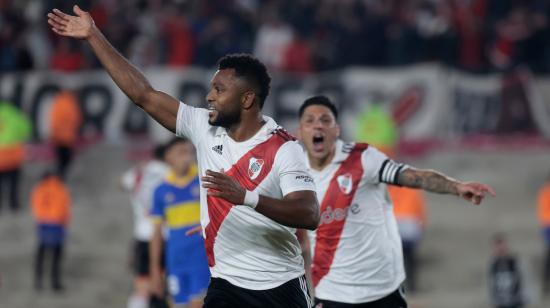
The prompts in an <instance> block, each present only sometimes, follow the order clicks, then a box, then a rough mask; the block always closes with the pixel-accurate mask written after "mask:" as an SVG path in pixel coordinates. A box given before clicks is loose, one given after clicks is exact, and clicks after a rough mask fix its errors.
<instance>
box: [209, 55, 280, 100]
mask: <svg viewBox="0 0 550 308" xmlns="http://www.w3.org/2000/svg"><path fill="white" fill-rule="evenodd" d="M231 68H232V69H234V70H235V74H236V75H237V76H239V77H243V78H244V79H246V81H247V82H249V83H250V84H251V85H252V86H253V87H254V88H255V90H256V95H257V96H258V99H259V103H260V109H261V108H262V107H263V106H264V102H265V99H266V98H267V95H268V94H269V83H270V82H271V77H269V74H268V73H267V68H266V67H265V65H264V64H263V63H262V62H260V60H258V59H256V58H255V57H254V56H252V55H249V54H245V53H240V54H231V55H226V56H224V57H222V58H221V59H220V60H219V61H218V69H220V70H223V69H231Z"/></svg>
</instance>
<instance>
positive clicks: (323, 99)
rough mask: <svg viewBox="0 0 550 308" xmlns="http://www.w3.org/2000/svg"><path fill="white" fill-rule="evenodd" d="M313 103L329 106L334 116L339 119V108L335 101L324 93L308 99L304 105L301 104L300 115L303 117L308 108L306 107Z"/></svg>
mask: <svg viewBox="0 0 550 308" xmlns="http://www.w3.org/2000/svg"><path fill="white" fill-rule="evenodd" d="M312 105H321V106H325V107H327V108H328V109H330V111H331V112H332V114H333V115H334V118H335V119H338V108H336V106H335V105H334V103H333V102H332V101H331V100H330V99H329V98H328V97H326V96H324V95H317V96H313V97H310V98H308V99H306V100H305V101H304V103H303V104H302V106H300V110H299V111H298V116H299V117H300V118H301V117H302V115H304V111H305V110H306V108H307V107H309V106H312Z"/></svg>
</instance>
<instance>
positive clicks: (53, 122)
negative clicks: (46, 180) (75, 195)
mask: <svg viewBox="0 0 550 308" xmlns="http://www.w3.org/2000/svg"><path fill="white" fill-rule="evenodd" d="M81 125H82V112H81V111H80V106H79V104H78V100H77V97H76V95H75V94H74V93H73V92H71V91H61V92H59V93H58V94H57V95H56V96H55V97H54V98H53V103H52V107H51V109H50V142H51V144H52V146H53V147H54V150H55V155H56V159H57V172H58V174H59V176H61V177H62V178H64V179H65V178H66V176H67V170H68V168H69V165H70V164H71V161H72V160H73V154H74V148H75V146H76V142H77V141H78V135H79V131H80V127H81Z"/></svg>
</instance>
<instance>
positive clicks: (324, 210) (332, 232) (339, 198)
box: [311, 143, 368, 286]
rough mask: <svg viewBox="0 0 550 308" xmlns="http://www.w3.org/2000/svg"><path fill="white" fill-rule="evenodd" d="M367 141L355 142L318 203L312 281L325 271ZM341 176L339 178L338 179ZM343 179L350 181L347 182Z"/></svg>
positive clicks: (360, 170) (354, 188) (358, 177)
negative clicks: (319, 203)
mask: <svg viewBox="0 0 550 308" xmlns="http://www.w3.org/2000/svg"><path fill="white" fill-rule="evenodd" d="M367 148H368V144H363V143H358V144H356V145H355V146H354V148H353V149H352V150H351V153H350V154H349V156H348V157H347V158H346V160H344V162H342V165H340V168H338V170H336V172H335V173H334V176H333V177H332V179H331V181H330V183H329V186H328V188H327V191H326V193H325V197H324V198H323V201H322V203H321V225H320V226H319V228H317V232H316V241H315V251H314V257H313V262H312V269H311V271H312V277H313V285H314V286H317V284H318V283H319V281H321V279H322V278H323V277H324V276H325V275H326V274H328V272H329V270H330V266H331V265H332V262H333V260H334V254H335V253H336V248H337V247H338V243H339V242H340V236H341V235H342V230H343V229H344V224H345V222H346V217H347V210H348V207H349V206H350V205H351V201H352V200H353V197H354V196H355V192H356V191H357V186H358V184H359V182H360V181H361V178H362V177H363V165H362V164H361V154H362V153H363V151H364V150H365V149H367ZM339 180H340V182H339ZM346 181H351V183H350V182H346Z"/></svg>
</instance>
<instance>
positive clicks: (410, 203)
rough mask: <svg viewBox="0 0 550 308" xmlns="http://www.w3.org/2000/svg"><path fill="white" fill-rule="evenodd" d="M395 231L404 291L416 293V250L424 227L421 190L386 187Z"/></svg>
mask: <svg viewBox="0 0 550 308" xmlns="http://www.w3.org/2000/svg"><path fill="white" fill-rule="evenodd" d="M388 192H389V194H390V198H391V201H392V203H393V213H394V214H395V219H396V220H397V229H398V230H399V237H400V238H401V245H402V246H403V261H404V262H405V274H406V276H407V279H406V280H405V284H406V290H407V291H408V292H411V293H412V292H416V289H417V281H418V277H417V273H418V259H417V250H418V246H419V245H420V241H421V240H422V236H423V234H424V229H425V227H426V205H425V203H426V201H425V198H424V194H423V193H422V191H421V190H418V189H412V188H408V187H400V186H395V185H389V186H388Z"/></svg>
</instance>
